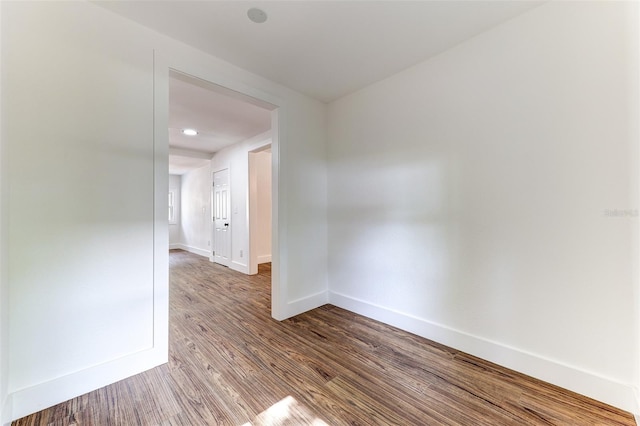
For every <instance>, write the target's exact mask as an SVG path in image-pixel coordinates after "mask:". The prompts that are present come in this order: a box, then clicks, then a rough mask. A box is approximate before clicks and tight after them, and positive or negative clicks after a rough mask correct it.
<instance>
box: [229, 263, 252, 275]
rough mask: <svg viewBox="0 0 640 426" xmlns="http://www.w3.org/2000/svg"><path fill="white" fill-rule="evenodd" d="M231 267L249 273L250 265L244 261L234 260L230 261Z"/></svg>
mask: <svg viewBox="0 0 640 426" xmlns="http://www.w3.org/2000/svg"><path fill="white" fill-rule="evenodd" d="M229 268H230V269H233V270H234V271H238V272H242V273H243V274H247V275H249V265H246V264H244V263H240V262H238V261H235V260H232V261H231V262H229Z"/></svg>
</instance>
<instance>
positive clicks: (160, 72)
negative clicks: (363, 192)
mask: <svg viewBox="0 0 640 426" xmlns="http://www.w3.org/2000/svg"><path fill="white" fill-rule="evenodd" d="M170 72H173V73H179V74H184V75H187V76H188V77H190V78H193V79H196V80H200V81H202V82H203V83H205V84H210V85H215V86H217V87H219V88H220V89H221V90H222V91H223V92H224V93H225V94H228V95H230V96H233V97H236V98H237V99H242V100H245V101H247V102H249V103H252V104H254V105H257V106H259V107H262V108H265V109H268V110H270V111H271V151H272V163H271V170H272V172H271V173H272V212H271V215H272V222H271V228H272V272H271V316H272V317H273V318H275V319H277V320H282V319H284V318H286V306H285V305H286V297H285V295H286V285H285V284H286V276H285V275H286V274H285V271H286V265H285V260H286V244H285V239H284V238H282V236H283V235H285V226H284V224H285V223H286V221H285V218H284V217H283V216H284V213H285V209H283V208H280V207H281V206H284V205H285V200H284V197H283V195H284V191H282V190H281V187H282V182H281V180H280V167H281V158H282V153H283V152H284V147H285V145H286V141H285V138H284V135H285V132H284V131H283V129H284V128H285V117H286V107H285V105H284V101H283V100H282V99H280V98H278V97H276V96H274V95H272V94H269V93H265V92H263V91H262V90H260V89H258V88H255V87H251V86H248V85H246V84H245V83H243V82H242V81H240V80H235V79H234V78H233V77H230V76H229V75H228V74H224V75H223V74H220V73H218V72H216V70H214V69H210V68H207V67H203V66H202V64H201V63H196V62H192V61H189V60H188V59H186V58H184V57H183V58H172V57H170V56H169V55H166V54H164V53H162V52H158V51H155V52H154V133H155V136H154V140H155V142H154V146H155V162H154V164H155V167H156V173H155V176H156V180H155V183H154V194H155V196H156V211H157V212H165V213H166V206H164V204H163V203H166V191H167V188H168V174H167V173H166V170H167V169H166V165H167V158H168V150H169V140H168V136H166V133H167V130H166V129H167V128H168V110H169V96H168V92H169V73H170ZM163 172H164V176H163ZM164 216H166V214H164ZM160 217H161V216H160V215H159V214H157V215H156V220H160ZM164 220H165V221H166V218H165V219H164ZM154 256H157V257H156V258H157V259H164V258H166V262H162V261H159V262H156V268H155V271H156V272H157V273H158V274H164V275H165V276H167V279H166V280H164V279H163V280H160V281H159V284H158V286H159V287H162V288H158V289H157V290H158V291H157V292H154V294H155V293H157V294H158V295H159V296H164V297H160V298H159V300H158V302H159V304H158V306H156V310H155V311H158V310H159V313H158V315H157V317H156V318H155V319H154V320H155V321H156V322H155V326H156V327H155V331H154V335H155V334H157V335H158V338H160V339H163V340H167V337H166V336H168V297H166V294H168V271H166V270H165V269H166V267H165V266H163V265H168V253H167V250H166V245H165V246H162V245H161V244H155V246H154ZM160 276H162V275H160ZM162 283H164V284H162ZM167 348H168V340H167Z"/></svg>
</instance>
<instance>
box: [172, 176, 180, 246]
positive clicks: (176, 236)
mask: <svg viewBox="0 0 640 426" xmlns="http://www.w3.org/2000/svg"><path fill="white" fill-rule="evenodd" d="M181 187H182V176H181V175H169V191H172V192H173V193H174V197H175V199H174V206H175V207H174V208H175V213H174V215H175V216H174V217H175V221H174V223H171V222H169V248H180V246H179V244H180V243H181V233H180V221H181V215H180V210H181V208H180V206H181V204H180V203H181V197H180V190H181Z"/></svg>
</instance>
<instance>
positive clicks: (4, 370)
mask: <svg viewBox="0 0 640 426" xmlns="http://www.w3.org/2000/svg"><path fill="white" fill-rule="evenodd" d="M0 23H2V8H1V7H0ZM5 41H6V40H5V39H4V38H3V37H2V34H1V33H0V52H2V51H4V46H5V45H4V43H5ZM2 57H3V56H2V55H0V70H1V69H2V66H3V62H2ZM5 84H6V80H5V79H4V76H3V78H2V81H0V87H4V86H5ZM1 116H2V102H0V117H1ZM5 132H6V126H5V124H4V121H0V424H1V425H3V426H4V425H9V424H10V423H11V401H10V400H9V276H8V266H9V262H8V259H7V255H8V250H7V249H8V247H7V243H8V242H9V240H8V235H7V232H8V230H9V226H8V215H7V213H8V203H7V199H8V196H9V191H8V188H9V186H8V179H7V170H8V166H9V162H8V157H7V151H6V138H5Z"/></svg>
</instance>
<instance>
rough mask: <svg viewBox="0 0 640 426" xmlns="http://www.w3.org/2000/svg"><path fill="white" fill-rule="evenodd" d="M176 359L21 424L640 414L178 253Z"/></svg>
mask: <svg viewBox="0 0 640 426" xmlns="http://www.w3.org/2000/svg"><path fill="white" fill-rule="evenodd" d="M170 258H171V295H170V296H171V297H170V305H171V306H170V318H171V320H170V361H169V363H168V365H164V366H161V367H158V368H155V369H153V370H150V371H147V372H145V373H143V374H139V375H137V376H134V377H131V378H129V379H126V380H123V381H121V382H118V383H115V384H113V385H110V386H107V387H105V388H102V389H99V390H96V391H94V392H91V393H89V394H87V395H83V396H81V397H78V398H75V399H72V400H70V401H67V402H65V403H62V404H59V405H57V406H55V407H52V408H50V409H48V410H44V411H42V412H39V413H36V414H33V415H31V416H28V417H25V418H23V419H20V420H18V421H16V422H14V423H13V424H14V425H15V426H26V425H51V426H54V425H55V426H70V425H166V426H184V425H234V426H241V425H316V426H320V425H325V424H328V425H635V422H634V420H633V417H632V416H631V415H630V414H629V413H626V412H623V411H620V410H618V409H615V408H613V407H610V406H608V405H605V404H602V403H600V402H597V401H594V400H591V399H588V398H586V397H583V396H580V395H577V394H574V393H571V392H569V391H566V390H563V389H560V388H557V387H555V386H552V385H550V384H547V383H543V382H541V381H538V380H535V379H532V378H530V377H527V376H524V375H522V374H519V373H516V372H514V371H511V370H507V369H505V368H503V367H499V366H496V365H495V364H492V363H489V362H487V361H483V360H481V359H478V358H475V357H473V356H470V355H467V354H464V353H461V352H458V351H456V350H454V349H451V348H447V347H444V346H442V345H439V344H436V343H433V342H431V341H428V340H425V339H423V338H420V337H417V336H415V335H412V334H409V333H406V332H404V331H401V330H398V329H396V328H393V327H390V326H387V325H384V324H381V323H379V322H376V321H373V320H370V319H367V318H364V317H362V316H359V315H356V314H353V313H351V312H348V311H345V310H343V309H339V308H337V307H334V306H330V305H326V306H323V307H321V308H318V309H315V310H313V311H311V312H307V313H305V314H303V315H300V316H297V317H295V318H291V319H289V320H286V321H283V322H277V321H275V320H273V319H272V318H271V317H270V315H269V307H270V269H269V267H268V266H261V267H260V273H259V274H258V275H257V276H253V277H250V276H245V275H242V274H239V273H236V272H234V271H231V270H229V269H227V268H224V267H220V266H218V265H215V264H211V263H209V261H208V260H207V259H205V258H202V257H199V256H196V255H193V254H190V253H187V252H182V251H172V252H171V256H170Z"/></svg>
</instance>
